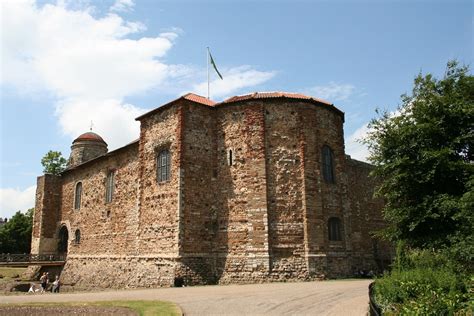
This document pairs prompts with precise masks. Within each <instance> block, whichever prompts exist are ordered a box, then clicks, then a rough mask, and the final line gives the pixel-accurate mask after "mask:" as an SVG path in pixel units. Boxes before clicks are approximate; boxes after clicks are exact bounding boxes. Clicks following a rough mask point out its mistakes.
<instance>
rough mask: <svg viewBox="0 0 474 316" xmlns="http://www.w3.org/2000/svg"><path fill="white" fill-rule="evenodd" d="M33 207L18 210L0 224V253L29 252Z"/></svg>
mask: <svg viewBox="0 0 474 316" xmlns="http://www.w3.org/2000/svg"><path fill="white" fill-rule="evenodd" d="M33 212H34V208H30V209H29V210H28V211H27V212H26V214H24V213H22V212H20V211H18V212H16V213H15V215H13V216H12V218H11V219H10V220H9V221H8V222H7V223H5V224H4V225H2V226H0V253H30V250H31V229H32V226H33Z"/></svg>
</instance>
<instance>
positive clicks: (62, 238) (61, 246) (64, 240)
mask: <svg viewBox="0 0 474 316" xmlns="http://www.w3.org/2000/svg"><path fill="white" fill-rule="evenodd" d="M68 235H69V234H68V231H67V227H66V226H61V229H59V236H58V237H59V238H58V239H59V241H58V252H59V253H60V254H64V253H67V244H68V238H69V236H68Z"/></svg>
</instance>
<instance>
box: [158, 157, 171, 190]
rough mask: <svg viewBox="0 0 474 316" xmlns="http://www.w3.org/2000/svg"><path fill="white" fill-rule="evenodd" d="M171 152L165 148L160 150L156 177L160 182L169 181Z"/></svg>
mask: <svg viewBox="0 0 474 316" xmlns="http://www.w3.org/2000/svg"><path fill="white" fill-rule="evenodd" d="M170 165H171V159H170V152H169V150H167V149H165V150H162V151H160V153H159V154H158V156H157V157H156V178H157V179H158V182H163V181H168V180H169V179H170Z"/></svg>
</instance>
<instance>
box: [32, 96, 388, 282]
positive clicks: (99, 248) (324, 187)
mask: <svg viewBox="0 0 474 316" xmlns="http://www.w3.org/2000/svg"><path fill="white" fill-rule="evenodd" d="M137 120H139V121H140V123H141V130H140V138H139V139H138V140H137V141H135V142H133V143H131V144H129V145H126V146H124V147H122V148H119V149H117V150H114V151H112V152H109V153H107V144H106V143H105V142H104V141H103V140H102V138H100V136H98V135H97V134H94V133H91V132H89V133H86V134H83V135H81V136H80V137H78V139H76V140H75V141H74V143H73V147H72V153H71V158H70V163H69V167H68V169H67V170H66V171H64V172H63V173H62V174H61V175H60V176H53V175H44V176H41V177H39V178H38V186H37V196H36V208H35V215H34V229H33V241H32V253H57V252H60V251H64V247H67V262H66V265H65V267H64V269H63V272H62V279H63V281H64V282H66V283H72V284H76V285H77V286H80V287H146V286H158V285H161V286H163V285H164V286H169V285H173V284H179V283H181V282H186V283H188V284H215V283H241V282H247V283H248V282H266V281H284V280H285V281H287V280H311V279H318V278H321V277H327V276H329V277H338V276H346V275H351V274H352V273H354V272H355V271H358V270H361V269H363V270H367V271H368V270H370V269H372V270H375V269H377V268H381V266H382V264H383V263H384V262H385V261H387V260H389V259H390V252H389V250H390V247H389V245H386V244H383V243H381V242H378V241H377V240H375V239H374V238H373V236H372V235H371V234H370V233H371V232H372V231H374V230H377V229H380V228H381V227H383V225H384V223H383V221H382V218H381V213H380V211H381V208H382V207H383V202H382V201H380V200H377V199H373V198H372V195H373V189H374V183H373V180H372V179H370V178H369V177H368V173H369V172H370V168H371V167H370V165H368V164H365V163H362V162H358V161H355V160H352V159H350V157H348V156H346V155H345V152H344V139H343V121H344V115H343V113H342V112H341V111H339V110H338V109H337V108H335V107H334V106H333V105H332V104H329V103H327V102H325V101H322V100H318V99H313V98H309V97H305V96H302V95H298V94H288V93H260V94H257V93H256V94H252V95H247V96H240V97H233V98H230V99H228V100H226V101H224V102H221V103H218V104H216V103H214V102H212V101H210V100H207V99H205V98H203V97H200V96H197V95H193V94H188V95H185V96H183V97H181V98H179V99H177V100H175V101H172V102H170V103H168V104H165V105H163V106H162V107H160V108H157V109H155V110H153V111H151V112H149V113H146V114H144V115H142V116H141V117H139V118H138V119H137ZM323 146H328V147H329V148H330V149H331V151H332V156H331V159H332V160H331V161H332V170H333V174H334V181H332V182H331V181H327V180H325V178H324V175H323V171H322V170H323V165H322V155H323V152H322V148H323ZM162 151H167V152H169V157H170V166H169V169H170V177H169V179H166V181H162V182H160V181H158V177H157V157H158V155H159V153H160V152H162ZM111 173H112V174H113V175H114V178H113V179H114V180H113V181H114V182H113V195H112V196H113V197H112V201H110V202H107V201H106V198H105V197H106V190H107V189H106V187H107V177H108V175H110V174H111ZM78 184H79V185H78ZM79 199H80V203H78V201H79ZM78 204H80V205H78ZM78 206H79V207H78ZM330 221H335V222H337V223H336V224H337V225H338V226H337V227H336V228H337V232H335V231H334V229H335V228H334V227H332V228H331V227H330V226H331V225H330V224H329V222H330ZM336 224H335V225H336ZM330 229H332V230H333V231H332V232H330V231H329V230H330ZM65 232H66V234H65ZM78 232H80V238H77V236H78V235H77V234H78ZM331 234H332V235H331ZM65 236H66V237H65ZM329 236H333V237H331V238H329ZM65 238H66V239H65ZM330 239H332V240H330ZM61 240H63V242H61ZM64 240H67V242H64ZM61 243H63V244H62V245H61ZM61 247H62V248H61Z"/></svg>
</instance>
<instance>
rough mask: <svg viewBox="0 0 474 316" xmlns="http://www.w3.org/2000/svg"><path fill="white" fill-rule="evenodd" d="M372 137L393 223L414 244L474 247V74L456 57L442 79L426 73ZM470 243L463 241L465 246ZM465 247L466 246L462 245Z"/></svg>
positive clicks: (467, 250) (393, 233)
mask: <svg viewBox="0 0 474 316" xmlns="http://www.w3.org/2000/svg"><path fill="white" fill-rule="evenodd" d="M369 127H370V130H371V131H370V132H369V134H368V136H367V138H366V139H365V143H366V144H368V146H369V149H370V152H371V157H370V158H369V159H370V161H371V162H372V163H373V164H374V165H375V170H374V172H373V174H374V175H375V176H376V177H378V178H380V179H382V180H381V184H380V186H379V188H378V191H377V194H378V195H379V196H381V197H383V198H384V199H385V201H386V205H385V208H384V216H385V218H386V219H387V221H388V223H389V227H388V228H387V229H386V230H385V231H384V232H383V235H385V236H386V237H388V238H389V239H390V240H392V241H396V240H401V241H404V242H406V243H407V245H409V246H411V247H419V248H437V249H440V248H443V247H451V246H454V247H457V248H458V249H457V251H458V252H460V253H461V252H463V253H461V255H463V256H464V258H465V259H467V260H469V258H470V260H472V256H473V254H474V246H473V240H474V238H473V232H474V218H473V206H474V193H473V190H474V176H473V171H474V148H473V145H474V77H473V76H472V75H470V74H469V69H468V67H462V66H459V65H458V63H457V62H456V61H450V62H449V63H448V65H447V68H446V73H445V75H444V77H443V78H442V79H441V80H438V79H436V78H434V77H433V76H432V75H431V74H427V75H422V74H421V73H420V74H419V75H418V76H417V77H416V78H415V80H414V87H413V91H412V93H411V95H408V94H405V95H402V103H401V105H400V106H399V108H398V111H397V112H395V113H388V112H383V113H379V117H378V118H375V119H373V120H372V121H371V123H370V124H369ZM461 244H463V246H461ZM461 248H464V249H461Z"/></svg>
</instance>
